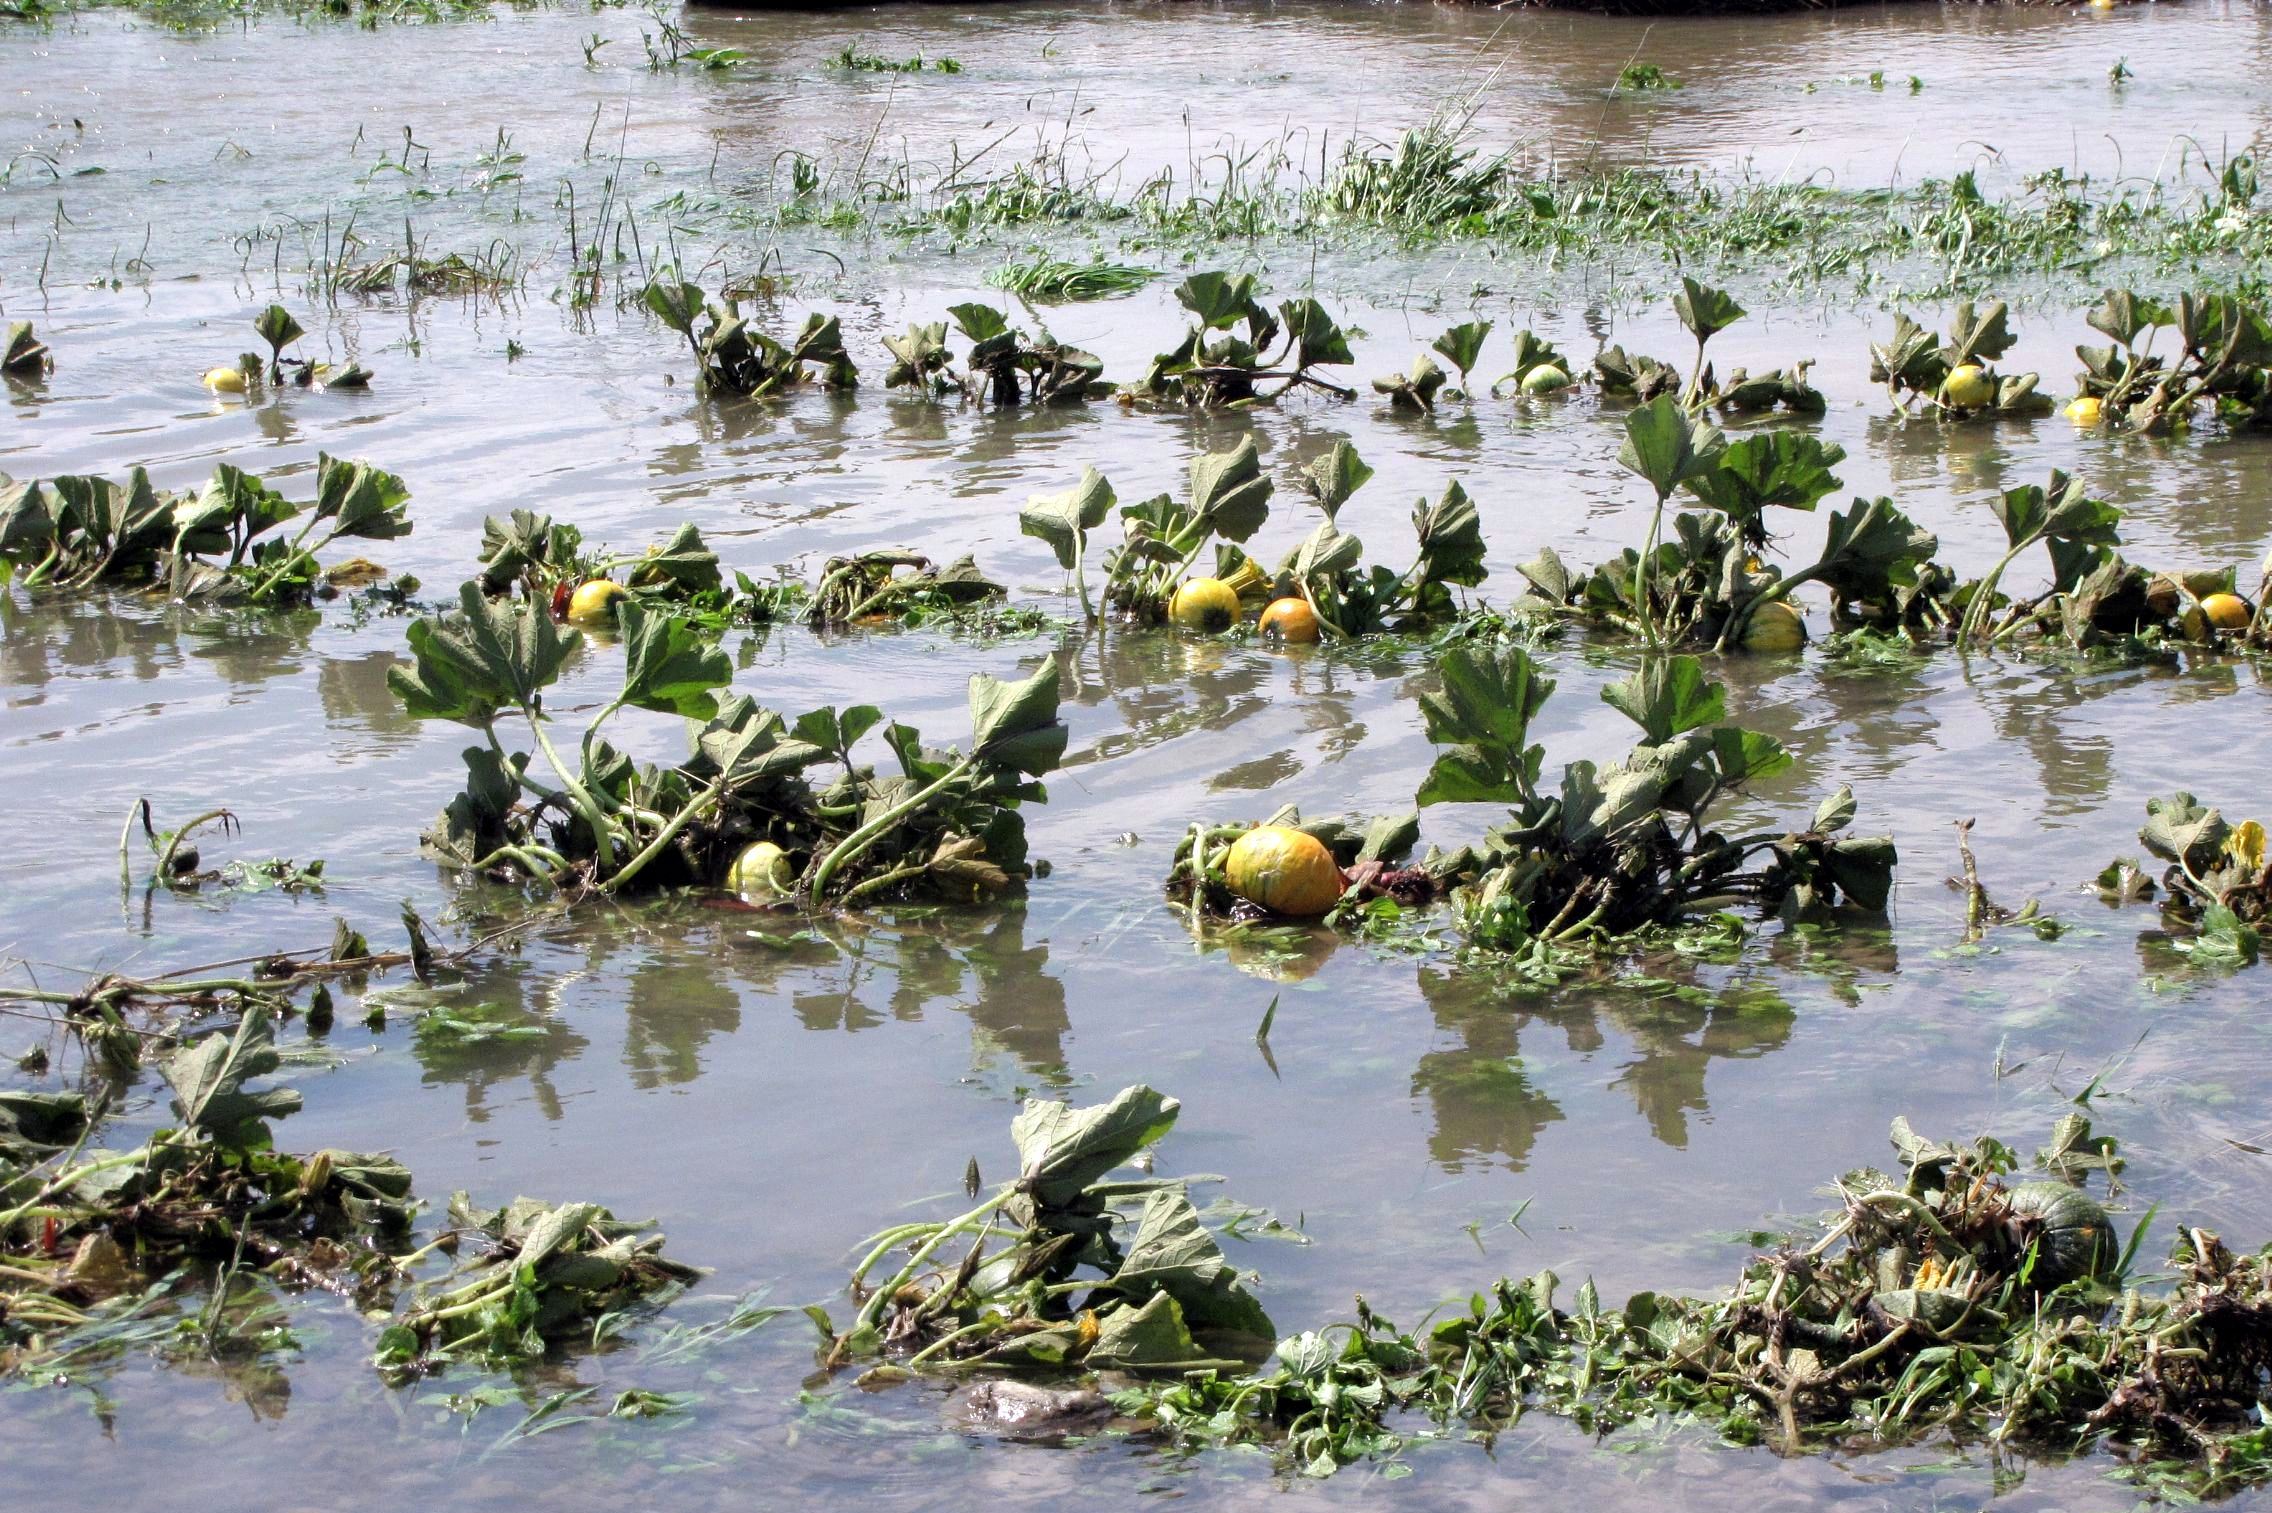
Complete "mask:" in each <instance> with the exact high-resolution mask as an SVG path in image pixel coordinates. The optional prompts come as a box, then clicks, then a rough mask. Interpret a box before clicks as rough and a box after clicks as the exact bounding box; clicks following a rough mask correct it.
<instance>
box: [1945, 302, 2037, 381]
mask: <svg viewBox="0 0 2272 1513" xmlns="http://www.w3.org/2000/svg"><path fill="white" fill-rule="evenodd" d="M2010 315H2011V311H2010V309H2009V308H2008V307H2007V306H2006V305H2005V304H2004V302H2003V301H2002V300H1995V301H1993V302H1991V303H1990V304H1989V305H1988V306H1987V307H1986V308H1984V309H1982V310H1980V311H1978V312H1977V313H1975V312H1974V310H1973V307H1972V304H1971V302H1970V301H1967V302H1965V303H1963V304H1960V305H1958V306H1957V307H1956V315H1955V318H1954V319H1952V320H1951V321H1950V322H1949V344H1948V347H1947V349H1946V350H1945V351H1943V352H1942V354H1941V357H1942V360H1943V361H1944V362H1946V363H1947V364H1948V366H1950V367H1951V368H1961V367H1963V366H1964V365H1965V364H1967V363H1991V362H1994V361H1995V360H1996V359H1997V358H1999V357H2002V356H2003V355H2004V354H2005V353H2006V352H2009V351H2011V350H2012V347H2013V345H2014V344H2015V343H2016V342H2018V340H2019V338H2018V337H2017V336H2014V335H2013V334H2012V328H2011V323H2010Z"/></svg>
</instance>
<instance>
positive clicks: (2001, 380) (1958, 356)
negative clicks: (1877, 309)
mask: <svg viewBox="0 0 2272 1513" xmlns="http://www.w3.org/2000/svg"><path fill="white" fill-rule="evenodd" d="M2010 314H2011V312H2010V310H2009V308H2008V307H2007V306H2006V305H2005V304H2004V302H2003V301H2002V300H1996V301H1994V302H1992V303H1990V304H1988V305H1986V306H1985V307H1981V308H1978V309H1976V308H1975V307H1974V306H1973V304H1972V303H1971V302H1970V301H1969V300H1968V301H1966V302H1965V303H1963V304H1960V305H1958V306H1957V307H1956V314H1955V316H1954V317H1953V318H1952V319H1951V320H1950V322H1949V333H1948V338H1947V340H1945V341H1944V340H1941V339H1940V338H1938V337H1936V336H1935V335H1934V334H1933V333H1932V332H1931V331H1929V330H1927V329H1926V328H1925V327H1923V326H1921V325H1919V324H1918V323H1917V322H1916V321H1914V320H1912V319H1910V318H1909V317H1908V316H1907V315H1900V316H1897V317H1895V319H1894V323H1893V335H1892V336H1891V337H1890V338H1889V339H1888V340H1886V341H1884V342H1882V343H1879V342H1873V343H1872V344H1871V346H1870V377H1871V378H1872V379H1873V380H1875V381H1876V382H1878V383H1882V384H1884V385H1885V386H1886V392H1887V393H1889V394H1891V395H1892V396H1893V401H1894V405H1895V406H1896V408H1898V409H1899V410H1901V411H1902V412H1903V413H1904V414H1906V413H1908V411H1909V409H1910V407H1911V406H1912V405H1920V404H1921V405H1923V406H1924V407H1925V408H1926V409H1927V410H1929V411H1931V412H1932V414H1933V415H1934V417H1935V418H1937V419H1942V420H1961V419H1966V418H1969V417H1973V416H1981V415H2034V414H2042V413H2045V412H2047V411H2049V410H2050V408H2051V400H2050V397H2049V396H2048V395H2044V394H2039V393H2037V392H2036V385H2037V383H2038V382H2040V379H2039V377H2038V375H2036V374H2034V373H2017V374H2008V375H2000V374H1998V373H1997V372H1996V371H1995V369H1993V368H1992V367H1990V366H1989V364H1991V363H1993V362H1994V361H1995V360H1996V359H1997V358H1999V357H2002V356H2003V355H2004V354H2005V353H2006V352H2009V351H2010V350H2011V349H2012V346H2013V344H2014V343H2015V342H2017V341H2018V340H2019V338H2018V337H2016V336H2014V335H2013V334H2012V328H2011V323H2010Z"/></svg>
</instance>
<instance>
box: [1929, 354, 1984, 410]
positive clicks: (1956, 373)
mask: <svg viewBox="0 0 2272 1513" xmlns="http://www.w3.org/2000/svg"><path fill="white" fill-rule="evenodd" d="M1941 402H1942V403H1943V404H1949V405H1954V406H1956V408H1958V409H1960V410H1984V409H1986V408H1987V407H1988V406H1990V405H1992V404H1994V403H1995V402H1996V380H1994V379H1993V378H1990V377H1989V376H1988V370H1987V369H1986V368H1983V367H1981V366H1980V365H1979V364H1978V363H1969V362H1968V363H1966V364H1965V365H1964V366H1963V367H1961V368H1951V369H1950V370H1949V376H1948V377H1947V378H1945V379H1943V380H1941Z"/></svg>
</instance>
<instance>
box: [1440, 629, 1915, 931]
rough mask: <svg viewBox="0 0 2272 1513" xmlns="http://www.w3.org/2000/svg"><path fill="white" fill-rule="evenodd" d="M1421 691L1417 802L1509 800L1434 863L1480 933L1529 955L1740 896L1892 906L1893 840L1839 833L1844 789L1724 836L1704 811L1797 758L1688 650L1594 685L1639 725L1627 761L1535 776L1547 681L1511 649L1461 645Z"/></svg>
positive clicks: (1850, 812) (1847, 817)
mask: <svg viewBox="0 0 2272 1513" xmlns="http://www.w3.org/2000/svg"><path fill="white" fill-rule="evenodd" d="M1438 668H1439V672H1440V674H1441V677H1442V687H1441V688H1440V690H1438V691H1436V692H1433V693H1427V694H1423V695H1422V696H1421V700H1420V712H1421V717H1422V719H1423V720H1424V721H1425V722H1426V726H1427V734H1428V739H1429V740H1430V741H1431V742H1433V743H1434V744H1435V745H1436V746H1438V747H1439V748H1441V749H1440V750H1439V752H1438V754H1437V757H1436V760H1435V764H1434V765H1433V766H1432V767H1431V768H1430V769H1429V771H1428V774H1427V776H1426V777H1425V778H1424V779H1423V780H1422V782H1421V784H1420V789H1419V792H1418V794H1417V795H1416V797H1417V798H1418V801H1419V803H1420V804H1421V805H1422V806H1427V805H1431V804H1443V803H1504V804H1507V805H1509V806H1510V807H1511V810H1512V812H1511V813H1510V815H1509V817H1508V819H1507V822H1506V823H1505V824H1503V825H1500V826H1498V827H1497V828H1495V829H1493V830H1491V831H1490V832H1489V833H1488V834H1486V835H1485V836H1484V838H1483V839H1482V840H1481V841H1480V842H1478V843H1475V844H1473V845H1472V846H1470V847H1469V848H1467V851H1468V854H1467V855H1466V856H1465V857H1463V858H1461V859H1459V861H1458V862H1457V863H1456V864H1444V863H1440V862H1438V863H1431V865H1430V869H1429V870H1431V871H1435V872H1450V873H1454V874H1456V875H1458V876H1461V877H1463V878H1466V879H1468V880H1469V881H1468V882H1467V883H1466V885H1465V886H1464V887H1463V888H1462V889H1461V890H1460V891H1459V892H1458V893H1457V894H1456V895H1455V902H1456V904H1457V907H1458V909H1459V913H1460V917H1461V921H1462V926H1463V929H1464V931H1465V933H1466V935H1467V938H1468V940H1469V941H1470V942H1471V943H1472V944H1475V945H1479V946H1484V947H1488V948H1491V949H1493V950H1497V951H1503V952H1510V953H1516V954H1522V953H1526V952H1536V951H1539V950H1548V951H1551V950H1552V949H1553V948H1555V947H1556V946H1559V945H1562V944H1564V943H1567V942H1571V941H1574V940H1579V939H1582V938H1585V937H1588V936H1600V937H1610V938H1614V937H1617V936H1620V935H1624V934H1627V933H1629V932H1632V931H1635V930H1638V929H1641V928H1643V927H1645V926H1650V925H1665V924H1673V923H1677V922H1679V921H1681V920H1684V919H1693V918H1697V917H1702V916H1709V915H1711V914H1714V913H1717V912H1720V911H1723V910H1726V909H1729V908H1732V907H1734V906H1736V905H1738V904H1744V903H1749V904H1753V905H1755V906H1757V907H1760V908H1762V909H1765V910H1767V911H1768V912H1770V913H1775V914H1778V915H1780V916H1781V917H1782V918H1784V919H1787V920H1792V919H1802V918H1809V917H1814V916H1817V915H1820V914H1823V913H1825V912H1827V911H1829V910H1831V909H1832V908H1834V907H1835V906H1836V905H1838V904H1839V903H1841V902H1844V903H1847V904H1851V905H1853V906H1856V907H1859V908H1862V909H1867V910H1879V909H1883V908H1884V907H1885V903H1886V899H1887V897H1888V895H1889V893H1890V891H1891V889H1892V886H1893V868H1894V863H1895V859H1896V856H1895V851H1894V845H1893V840H1892V838H1891V837H1890V836H1849V835H1846V834H1844V833H1843V832H1844V831H1845V830H1846V828H1847V826H1848V825H1850V824H1851V823H1852V822H1853V818H1854V795H1853V793H1852V791H1851V790H1849V789H1846V788H1840V789H1838V790H1837V791H1836V792H1834V793H1833V794H1831V795H1830V796H1829V797H1828V798H1826V799H1824V800H1823V801H1822V803H1821V804H1820V805H1818V806H1817V807H1816V809H1815V812H1814V815H1813V817H1812V818H1811V819H1810V820H1809V821H1808V822H1807V823H1806V824H1805V825H1804V826H1803V827H1800V828H1796V829H1788V830H1786V829H1783V828H1780V827H1772V826H1771V827H1768V828H1766V829H1761V830H1755V831H1750V832H1747V833H1739V834H1728V833H1726V832H1723V831H1721V830H1719V829H1716V828H1714V810H1715V808H1716V807H1718V806H1719V805H1721V804H1722V803H1723V802H1724V801H1725V800H1727V799H1728V798H1729V797H1730V796H1732V795H1734V794H1735V793H1737V792H1739V791H1740V790H1742V789H1743V788H1744V787H1746V786H1747V785H1750V784H1752V783H1756V782H1758V781H1760V780H1762V779H1765V778H1768V777H1773V776H1775V775H1777V774H1779V773H1781V772H1783V771H1785V770H1786V769H1788V768H1789V767H1790V766H1791V760H1792V759H1791V756H1790V753H1789V752H1787V751H1786V750H1785V749H1784V748H1783V746H1782V744H1781V743H1780V742H1778V741H1777V740H1775V739H1774V738H1773V737H1772V736H1767V735H1763V734H1760V733H1759V732H1757V731H1751V730H1745V729H1743V728H1742V727H1741V726H1738V725H1733V724H1729V723H1726V714H1727V696H1726V691H1725V689H1724V688H1723V687H1722V686H1721V685H1720V684H1717V683H1714V682H1711V681H1710V680H1708V679H1707V678H1706V677H1705V675H1704V671H1703V667H1702V664H1700V663H1699V662H1698V661H1697V660H1696V659H1695V658H1694V657H1690V656H1671V657H1654V658H1651V659H1650V660H1649V661H1648V662H1646V663H1645V664H1644V665H1643V666H1642V667H1641V668H1640V669H1639V670H1638V671H1636V672H1635V673H1633V674H1632V675H1631V676H1630V677H1627V678H1625V679H1623V680H1622V681H1620V682H1617V683H1613V684H1611V685H1610V686H1609V687H1607V688H1605V689H1603V690H1602V701H1603V702H1604V703H1606V704H1608V705H1609V706H1610V707H1611V708H1613V709H1615V710H1617V711H1618V712H1619V713H1621V714H1623V715H1625V716H1626V717H1627V718H1628V719H1630V720H1632V721H1633V723H1634V724H1635V725H1637V726H1639V727H1640V729H1641V733H1642V740H1641V743H1640V744H1639V745H1637V746H1635V747H1634V748H1633V749H1632V751H1630V752H1629V753H1627V755H1626V756H1625V757H1624V758H1623V759H1621V760H1620V761H1618V762H1616V763H1613V764H1611V765H1609V766H1606V767H1602V766H1596V764H1594V763H1593V762H1590V761H1581V762H1571V763H1568V764H1566V765H1565V766H1564V767H1563V769H1562V777H1561V782H1560V784H1559V785H1558V787H1556V788H1554V789H1548V788H1545V787H1543V786H1542V785H1541V784H1540V781H1539V779H1540V776H1541V769H1542V765H1543V762H1544V759H1545V752H1544V749H1543V748H1542V747H1540V746H1537V745H1535V744H1532V743H1531V742H1530V739H1529V733H1530V724H1531V722H1532V721H1533V720H1534V719H1536V718H1537V715H1538V712H1539V710H1540V708H1541V707H1542V706H1543V705H1544V704H1545V702H1546V700H1547V698H1548V696H1549V695H1551V694H1552V693H1553V691H1554V683H1553V680H1551V679H1549V678H1547V677H1546V676H1544V675H1543V674H1542V673H1541V672H1540V671H1539V670H1538V668H1537V666H1536V665H1535V664H1534V663H1533V662H1532V660H1531V658H1530V655H1529V653H1527V652H1525V651H1524V650H1523V649H1522V648H1521V647H1519V646H1506V647H1496V648H1481V647H1473V646H1457V647H1454V648H1453V649H1452V650H1451V651H1450V652H1448V653H1447V654H1446V655H1445V656H1444V657H1443V659H1442V660H1441V662H1440V663H1439V664H1438Z"/></svg>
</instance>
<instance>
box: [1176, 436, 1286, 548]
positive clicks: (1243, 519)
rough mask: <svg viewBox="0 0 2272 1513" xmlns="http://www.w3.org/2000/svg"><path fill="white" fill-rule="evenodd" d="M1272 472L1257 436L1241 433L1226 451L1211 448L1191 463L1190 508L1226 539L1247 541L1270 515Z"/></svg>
mask: <svg viewBox="0 0 2272 1513" xmlns="http://www.w3.org/2000/svg"><path fill="white" fill-rule="evenodd" d="M1271 487H1272V485H1271V482H1270V475H1269V474H1267V473H1265V472H1263V471H1262V459H1261V458H1260V457H1259V456H1258V455H1257V454H1256V452H1255V449H1254V438H1253V437H1251V436H1241V437H1240V438H1239V440H1238V444H1237V445H1236V446H1234V447H1232V448H1231V449H1230V450H1229V451H1227V452H1209V453H1207V454H1206V455H1205V456H1203V457H1198V458H1194V459H1193V461H1192V464H1191V509H1192V512H1193V513H1194V514H1196V515H1197V516H1199V517H1200V518H1201V519H1203V520H1205V521H1206V522H1207V525H1208V529H1209V530H1211V531H1213V532H1214V533H1215V534H1216V535H1218V536H1221V537H1222V538H1223V539H1224V540H1226V541H1244V540H1246V539H1247V538H1248V537H1249V536H1252V535H1253V534H1254V533H1255V532H1256V531H1257V530H1259V529H1261V527H1262V522H1263V521H1264V520H1266V519H1268V518H1269V516H1270V493H1271Z"/></svg>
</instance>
